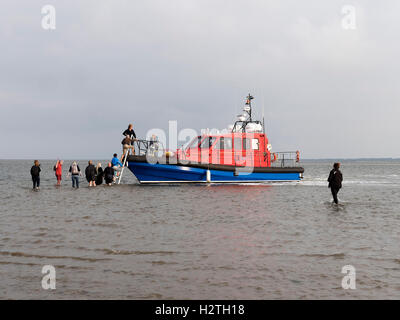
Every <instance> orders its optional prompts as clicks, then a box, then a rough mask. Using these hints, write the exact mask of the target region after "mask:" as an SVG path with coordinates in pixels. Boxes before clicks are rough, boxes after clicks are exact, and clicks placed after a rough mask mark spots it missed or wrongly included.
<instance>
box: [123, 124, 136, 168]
mask: <svg viewBox="0 0 400 320" xmlns="http://www.w3.org/2000/svg"><path fill="white" fill-rule="evenodd" d="M122 134H123V135H124V136H125V137H126V138H129V139H131V140H130V142H129V144H128V145H129V146H132V148H130V149H131V150H132V154H135V148H134V147H133V142H134V141H135V140H137V139H136V133H135V130H133V124H132V123H130V124H129V125H128V129H126V130H125V131H124V132H123V133H122ZM123 145H124V149H125V144H124V143H123ZM125 151H126V150H123V154H122V157H123V156H124V154H125ZM122 157H121V161H122Z"/></svg>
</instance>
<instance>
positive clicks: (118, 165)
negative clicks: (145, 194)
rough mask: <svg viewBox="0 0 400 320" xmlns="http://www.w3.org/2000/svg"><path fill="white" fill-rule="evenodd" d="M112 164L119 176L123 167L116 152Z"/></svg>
mask: <svg viewBox="0 0 400 320" xmlns="http://www.w3.org/2000/svg"><path fill="white" fill-rule="evenodd" d="M111 165H112V168H113V169H114V172H115V173H116V176H117V177H119V174H120V170H121V168H122V167H123V165H122V163H121V161H120V160H119V159H118V155H117V154H116V153H114V155H113V158H112V159H111Z"/></svg>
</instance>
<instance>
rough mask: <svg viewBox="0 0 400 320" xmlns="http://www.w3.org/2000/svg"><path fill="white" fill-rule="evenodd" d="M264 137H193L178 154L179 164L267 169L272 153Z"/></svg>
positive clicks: (254, 134)
mask: <svg viewBox="0 0 400 320" xmlns="http://www.w3.org/2000/svg"><path fill="white" fill-rule="evenodd" d="M269 149H270V146H269V144H268V138H267V136H266V135H265V134H263V133H243V132H232V133H227V134H221V135H202V136H198V137H195V138H194V139H193V140H192V141H191V142H190V144H189V145H188V146H187V147H186V148H184V149H179V150H178V159H179V161H188V162H194V163H203V164H204V163H208V164H217V165H228V166H240V167H241V166H244V167H270V166H271V152H270V151H269Z"/></svg>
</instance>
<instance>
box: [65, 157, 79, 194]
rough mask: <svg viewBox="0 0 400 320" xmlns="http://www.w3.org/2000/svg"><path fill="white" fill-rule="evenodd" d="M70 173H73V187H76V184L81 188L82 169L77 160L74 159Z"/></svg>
mask: <svg viewBox="0 0 400 320" xmlns="http://www.w3.org/2000/svg"><path fill="white" fill-rule="evenodd" d="M68 175H71V179H72V188H75V186H76V188H79V176H80V175H81V169H80V168H79V166H78V164H77V163H76V161H74V162H73V163H72V165H71V166H70V167H69V172H68Z"/></svg>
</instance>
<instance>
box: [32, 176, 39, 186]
mask: <svg viewBox="0 0 400 320" xmlns="http://www.w3.org/2000/svg"><path fill="white" fill-rule="evenodd" d="M32 182H33V189H36V188H39V187H40V177H32Z"/></svg>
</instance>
